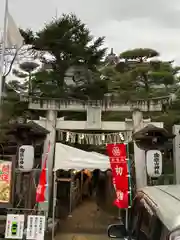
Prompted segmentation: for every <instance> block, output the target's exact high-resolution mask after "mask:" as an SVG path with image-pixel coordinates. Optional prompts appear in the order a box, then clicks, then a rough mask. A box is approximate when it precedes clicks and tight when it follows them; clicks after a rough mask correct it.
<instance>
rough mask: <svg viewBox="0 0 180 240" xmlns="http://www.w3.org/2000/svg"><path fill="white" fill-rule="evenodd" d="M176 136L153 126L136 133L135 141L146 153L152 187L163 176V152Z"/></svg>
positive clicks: (147, 168) (148, 179)
mask: <svg viewBox="0 0 180 240" xmlns="http://www.w3.org/2000/svg"><path fill="white" fill-rule="evenodd" d="M174 137H175V135H173V134H170V133H169V132H168V131H167V130H166V129H164V128H159V127H156V126H154V125H152V124H149V125H147V126H146V127H145V128H143V129H141V130H140V131H138V132H136V133H134V135H133V140H134V141H135V142H136V144H137V146H138V147H139V148H140V149H143V150H144V151H145V161H146V164H145V166H146V170H147V171H145V174H146V172H147V175H148V177H147V182H148V184H150V185H152V184H153V185H154V184H157V180H158V178H159V177H160V176H161V175H162V165H163V162H162V150H163V149H166V147H167V146H168V144H169V141H171V140H172V139H173V138H174Z"/></svg>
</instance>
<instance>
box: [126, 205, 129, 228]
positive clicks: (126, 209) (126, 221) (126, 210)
mask: <svg viewBox="0 0 180 240" xmlns="http://www.w3.org/2000/svg"><path fill="white" fill-rule="evenodd" d="M128 228H129V226H128V208H127V209H126V230H127V231H128Z"/></svg>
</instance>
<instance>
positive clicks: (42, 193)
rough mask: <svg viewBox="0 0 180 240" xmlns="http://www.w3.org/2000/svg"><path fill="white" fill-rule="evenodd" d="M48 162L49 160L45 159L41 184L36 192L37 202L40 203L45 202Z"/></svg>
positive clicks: (40, 179)
mask: <svg viewBox="0 0 180 240" xmlns="http://www.w3.org/2000/svg"><path fill="white" fill-rule="evenodd" d="M46 162H47V158H46V159H45V162H44V166H43V169H42V171H41V174H40V178H39V184H38V187H37V190H36V202H37V203H40V202H44V201H45V190H46V184H47V181H46Z"/></svg>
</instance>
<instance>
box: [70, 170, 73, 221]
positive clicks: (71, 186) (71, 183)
mask: <svg viewBox="0 0 180 240" xmlns="http://www.w3.org/2000/svg"><path fill="white" fill-rule="evenodd" d="M72 180H73V170H71V181H70V193H69V217H72V190H73V189H72V188H73V182H72Z"/></svg>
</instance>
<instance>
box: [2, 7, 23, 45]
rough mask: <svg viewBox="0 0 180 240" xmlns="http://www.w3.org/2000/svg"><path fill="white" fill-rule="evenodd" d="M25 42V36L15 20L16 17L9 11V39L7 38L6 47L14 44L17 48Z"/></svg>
mask: <svg viewBox="0 0 180 240" xmlns="http://www.w3.org/2000/svg"><path fill="white" fill-rule="evenodd" d="M23 42H24V39H23V37H22V36H21V34H20V31H19V29H18V27H17V25H16V23H15V22H14V19H13V18H12V16H11V15H10V13H9V11H8V12H7V39H6V44H5V45H6V47H8V48H11V47H13V46H15V47H16V49H19V48H20V47H22V45H23Z"/></svg>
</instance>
